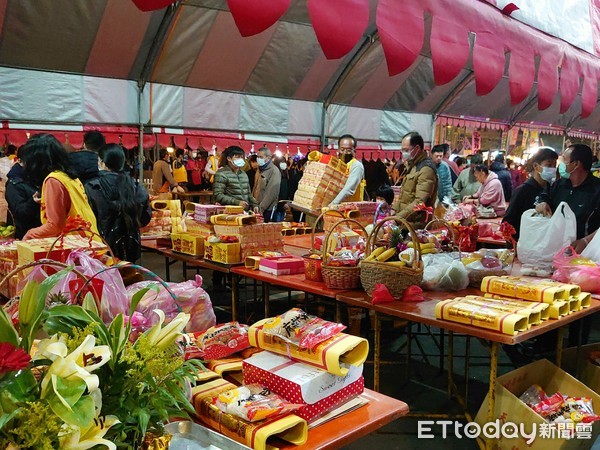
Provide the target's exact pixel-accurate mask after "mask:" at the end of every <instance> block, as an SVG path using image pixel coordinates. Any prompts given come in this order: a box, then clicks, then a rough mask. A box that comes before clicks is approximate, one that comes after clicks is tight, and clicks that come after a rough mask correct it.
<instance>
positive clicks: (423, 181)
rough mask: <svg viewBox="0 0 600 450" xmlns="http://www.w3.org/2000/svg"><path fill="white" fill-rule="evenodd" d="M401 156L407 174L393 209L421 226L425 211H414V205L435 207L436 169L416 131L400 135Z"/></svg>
mask: <svg viewBox="0 0 600 450" xmlns="http://www.w3.org/2000/svg"><path fill="white" fill-rule="evenodd" d="M402 157H403V159H404V161H405V164H406V166H407V169H408V173H407V174H406V176H405V177H404V180H403V181H402V191H401V194H400V198H399V200H398V203H397V204H396V205H394V210H395V211H397V213H396V216H397V217H400V218H403V219H406V220H407V221H409V222H411V223H413V224H418V225H424V223H425V221H426V217H425V216H426V214H425V212H423V211H418V212H416V211H415V207H416V206H417V205H419V204H421V203H422V204H424V205H425V206H427V207H433V206H434V204H435V200H436V198H437V190H438V177H437V169H436V167H435V164H434V163H433V161H432V160H431V158H429V157H428V156H427V152H426V151H425V148H424V142H423V138H422V137H421V135H420V134H419V133H417V132H416V131H411V132H410V133H408V134H406V135H405V136H404V137H403V138H402Z"/></svg>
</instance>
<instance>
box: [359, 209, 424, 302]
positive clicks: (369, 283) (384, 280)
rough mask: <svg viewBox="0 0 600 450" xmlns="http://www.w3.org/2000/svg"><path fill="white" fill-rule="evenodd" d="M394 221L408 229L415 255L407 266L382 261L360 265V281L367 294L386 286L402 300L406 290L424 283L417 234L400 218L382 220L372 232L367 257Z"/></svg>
mask: <svg viewBox="0 0 600 450" xmlns="http://www.w3.org/2000/svg"><path fill="white" fill-rule="evenodd" d="M390 221H394V222H396V224H397V225H399V226H402V227H404V228H406V229H407V230H408V232H409V234H410V237H411V240H412V242H413V248H414V250H415V255H414V258H413V260H412V262H411V263H410V265H407V266H400V265H393V264H389V263H386V262H381V261H376V260H375V261H365V260H363V261H362V262H361V263H360V266H361V270H360V281H361V283H362V286H363V288H364V289H365V291H366V292H367V294H369V295H372V294H373V291H374V290H375V287H376V286H377V285H378V284H384V285H385V286H386V287H387V288H388V290H389V291H390V294H392V296H393V297H394V298H400V297H401V296H402V293H403V292H404V290H405V289H406V288H407V287H409V286H412V285H417V286H419V285H420V284H421V282H422V281H423V264H422V262H421V245H420V243H419V240H418V239H417V233H416V232H415V230H414V229H413V227H412V226H411V225H410V223H408V222H407V221H406V220H404V219H401V218H398V217H388V218H386V219H383V220H381V221H380V222H379V223H378V224H377V225H376V226H375V228H374V229H373V231H372V232H371V234H370V236H369V239H368V241H367V248H366V253H365V256H369V255H370V254H371V252H372V251H373V248H374V247H375V242H376V240H377V234H378V233H379V231H380V230H381V228H382V226H383V225H384V224H385V223H386V222H390Z"/></svg>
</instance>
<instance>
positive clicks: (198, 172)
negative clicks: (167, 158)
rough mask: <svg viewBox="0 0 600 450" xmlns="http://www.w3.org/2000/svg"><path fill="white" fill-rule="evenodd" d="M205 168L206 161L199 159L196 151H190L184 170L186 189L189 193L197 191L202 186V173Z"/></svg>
mask: <svg viewBox="0 0 600 450" xmlns="http://www.w3.org/2000/svg"><path fill="white" fill-rule="evenodd" d="M205 166H206V161H202V160H201V159H200V154H199V152H198V151H197V150H192V151H191V152H190V154H189V158H188V160H187V163H186V166H185V170H187V173H188V189H189V190H190V191H199V190H200V187H201V185H202V172H203V171H204V167H205Z"/></svg>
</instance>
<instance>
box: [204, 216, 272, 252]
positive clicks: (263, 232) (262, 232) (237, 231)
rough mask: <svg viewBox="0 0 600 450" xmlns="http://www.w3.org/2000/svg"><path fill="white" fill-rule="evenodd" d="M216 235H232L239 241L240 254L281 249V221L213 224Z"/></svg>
mask: <svg viewBox="0 0 600 450" xmlns="http://www.w3.org/2000/svg"><path fill="white" fill-rule="evenodd" d="M214 227H215V234H216V235H218V236H234V237H236V238H237V239H238V241H239V243H240V256H241V258H242V260H244V259H245V258H246V256H250V255H254V254H256V253H257V252H259V251H262V250H272V251H279V250H283V235H282V233H281V230H282V229H283V227H282V225H281V223H274V222H271V223H255V224H252V225H215V226H214Z"/></svg>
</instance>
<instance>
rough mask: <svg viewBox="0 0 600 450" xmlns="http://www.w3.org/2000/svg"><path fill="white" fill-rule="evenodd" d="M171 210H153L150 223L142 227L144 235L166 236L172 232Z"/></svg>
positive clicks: (141, 230)
mask: <svg viewBox="0 0 600 450" xmlns="http://www.w3.org/2000/svg"><path fill="white" fill-rule="evenodd" d="M171 227H172V222H171V211H170V210H165V211H156V210H153V211H152V218H151V219H150V222H148V225H146V226H145V227H142V228H140V232H141V234H142V237H157V236H166V235H168V234H169V233H170V232H171Z"/></svg>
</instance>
